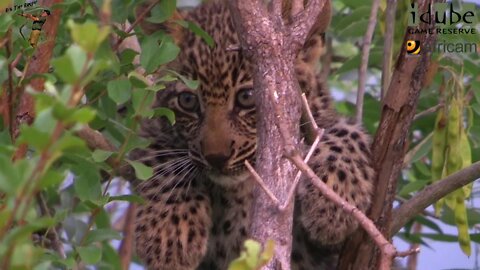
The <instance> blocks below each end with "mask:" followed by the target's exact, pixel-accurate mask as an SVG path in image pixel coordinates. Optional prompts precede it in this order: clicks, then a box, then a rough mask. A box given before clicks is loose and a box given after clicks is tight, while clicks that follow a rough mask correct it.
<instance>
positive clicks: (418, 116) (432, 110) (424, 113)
mask: <svg viewBox="0 0 480 270" xmlns="http://www.w3.org/2000/svg"><path fill="white" fill-rule="evenodd" d="M444 105H445V104H443V103H440V104H437V105H435V106H433V107H431V108H428V109H426V110H425V111H422V112H419V113H417V114H416V115H415V116H414V117H413V121H416V120H417V119H419V118H422V117H424V116H427V115H429V114H432V113H434V112H436V111H438V109H440V108H441V107H443V106H444Z"/></svg>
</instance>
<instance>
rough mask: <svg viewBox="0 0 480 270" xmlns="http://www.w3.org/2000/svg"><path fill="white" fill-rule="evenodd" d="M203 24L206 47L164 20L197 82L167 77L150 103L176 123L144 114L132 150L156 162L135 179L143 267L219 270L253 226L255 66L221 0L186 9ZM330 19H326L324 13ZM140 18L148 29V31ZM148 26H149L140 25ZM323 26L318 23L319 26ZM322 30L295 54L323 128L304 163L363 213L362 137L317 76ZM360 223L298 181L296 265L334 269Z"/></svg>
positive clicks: (367, 182)
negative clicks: (148, 174) (146, 175)
mask: <svg viewBox="0 0 480 270" xmlns="http://www.w3.org/2000/svg"><path fill="white" fill-rule="evenodd" d="M183 16H184V18H185V19H186V20H189V21H193V22H195V23H196V24H198V25H199V26H200V27H202V28H203V29H204V30H205V31H206V32H208V33H209V34H210V35H211V36H212V38H213V39H214V41H215V46H213V47H209V46H208V45H207V44H206V43H205V42H204V41H203V40H202V39H201V38H200V37H198V36H196V35H194V34H192V33H190V32H188V31H187V30H184V29H181V28H173V27H168V26H165V25H163V26H160V27H163V29H164V30H167V31H170V33H171V34H172V35H173V36H174V37H175V38H176V41H177V43H178V45H179V46H180V47H181V53H180V55H179V56H178V58H177V59H176V60H175V61H174V62H173V63H171V64H169V68H170V69H174V70H176V71H177V72H179V73H180V74H183V75H185V76H188V77H190V78H191V79H194V80H197V81H198V82H199V86H198V88H197V89H195V90H193V89H189V88H188V87H187V86H186V85H184V84H183V83H182V82H173V83H171V84H170V85H168V87H167V89H165V90H162V91H160V92H159V93H158V95H157V97H156V101H155V106H163V107H168V108H170V109H172V110H173V111H174V112H175V115H176V123H175V124H174V125H171V124H170V123H169V122H168V121H167V120H166V119H164V118H152V119H146V120H144V121H143V123H142V128H141V131H140V136H142V137H145V138H148V139H150V140H151V144H150V145H149V146H148V147H147V148H145V149H136V150H135V151H133V152H132V153H131V158H133V159H136V160H139V161H142V162H144V163H145V164H147V165H149V166H152V167H153V168H154V176H153V177H152V178H151V179H149V180H147V181H144V182H141V183H140V184H138V186H137V187H136V190H137V192H138V193H139V194H140V195H141V196H142V197H143V198H144V199H145V203H144V204H142V205H139V207H138V208H137V213H136V229H135V239H136V250H137V254H138V255H139V257H140V258H141V259H142V260H143V261H144V263H145V264H146V265H147V267H148V269H157V270H163V269H167V270H192V269H209V270H215V269H222V270H223V269H226V268H227V267H228V264H229V262H230V261H232V260H233V259H235V258H236V257H237V256H238V255H239V252H240V251H241V247H242V244H243V241H244V240H245V239H246V237H247V231H248V228H249V225H250V222H251V220H250V216H251V213H250V208H251V202H252V186H254V184H253V182H252V179H251V177H250V175H249V173H248V171H246V169H245V167H244V165H243V164H244V161H245V160H249V161H250V162H251V163H254V161H255V150H256V128H255V125H256V114H255V102H254V99H253V87H252V86H253V83H252V64H251V62H250V60H249V59H247V58H246V57H245V56H244V55H243V54H242V51H238V50H229V49H227V48H228V47H229V46H231V45H236V44H238V38H237V35H236V32H235V30H234V27H233V24H232V21H231V18H230V13H229V11H228V9H227V8H226V6H225V5H224V4H223V3H222V2H217V1H213V2H207V3H205V4H202V5H201V6H199V7H197V8H195V9H193V10H191V11H189V12H188V13H185V14H183ZM327 21H328V20H327ZM155 27H159V26H152V25H144V28H145V29H147V30H148V29H149V28H150V30H152V29H155ZM147 32H148V31H147ZM322 32H323V31H322ZM320 34H321V33H313V34H312V35H311V36H310V39H309V40H308V41H307V42H306V43H305V46H304V48H303V50H302V52H301V53H300V54H299V56H298V59H297V62H296V74H297V78H298V81H299V83H300V86H301V88H302V90H303V91H304V92H306V93H307V96H308V99H309V102H310V107H311V110H312V112H313V115H314V117H315V119H316V121H317V124H318V125H319V126H320V127H322V128H325V135H324V136H323V138H322V140H321V142H320V143H319V146H318V147H317V149H316V150H315V152H314V155H313V157H312V158H311V161H310V162H309V165H310V166H311V167H312V169H313V170H314V171H315V172H316V174H317V175H318V176H319V177H320V178H321V179H322V181H324V182H325V183H326V184H327V185H328V186H329V187H330V188H332V189H333V190H334V191H335V192H337V193H338V194H339V195H340V196H341V197H343V198H344V199H346V200H347V201H349V202H351V203H353V204H355V205H356V206H357V207H358V208H359V209H360V210H361V211H366V210H367V209H368V207H369V205H370V197H371V193H372V186H371V179H372V178H373V176H374V172H373V170H372V168H371V159H370V151H369V138H368V136H367V135H366V134H365V132H364V131H363V130H362V128H361V127H360V126H359V125H356V124H354V123H353V122H350V121H349V120H347V119H345V118H343V117H340V116H338V115H337V114H336V112H335V111H334V109H333V108H332V103H331V98H330V95H329V93H328V91H327V90H326V89H327V88H326V86H325V85H323V83H322V82H321V80H319V78H318V76H317V67H316V66H317V63H318V62H319V56H320V53H319V51H320V50H321V49H322V36H321V35H320ZM357 226H358V224H357V222H356V221H355V220H354V219H353V218H352V217H351V216H350V215H348V214H346V213H344V212H342V210H341V209H339V208H338V207H336V206H335V205H333V204H332V203H331V202H329V201H328V200H326V199H325V198H324V197H323V196H322V195H321V194H320V192H318V190H317V189H316V188H315V187H314V186H313V185H312V184H311V183H310V182H309V181H308V180H307V179H302V181H301V184H300V187H299V190H298V194H297V196H296V206H295V219H294V232H293V234H294V243H293V252H292V267H293V269H307V270H310V269H312V270H313V269H331V267H333V265H335V263H336V262H335V259H336V256H335V255H336V254H337V253H338V250H339V248H340V246H341V243H342V242H343V241H344V240H345V238H346V237H348V235H349V234H351V233H352V232H353V231H354V230H355V229H356V228H357Z"/></svg>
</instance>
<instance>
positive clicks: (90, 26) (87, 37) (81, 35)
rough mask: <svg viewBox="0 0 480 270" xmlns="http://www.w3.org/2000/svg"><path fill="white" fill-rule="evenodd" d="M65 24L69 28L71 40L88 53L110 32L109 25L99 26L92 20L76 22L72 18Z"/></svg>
mask: <svg viewBox="0 0 480 270" xmlns="http://www.w3.org/2000/svg"><path fill="white" fill-rule="evenodd" d="M67 25H68V28H70V31H71V34H72V39H73V41H75V43H77V44H78V45H80V47H82V48H83V49H84V50H85V51H87V52H89V53H93V52H95V51H96V50H97V48H98V46H99V45H100V44H101V43H102V42H103V41H104V40H105V38H106V37H107V36H108V34H109V33H110V27H108V26H102V27H101V28H99V27H98V25H97V23H95V22H92V21H86V22H85V23H83V24H77V23H75V22H74V21H73V20H69V21H68V22H67Z"/></svg>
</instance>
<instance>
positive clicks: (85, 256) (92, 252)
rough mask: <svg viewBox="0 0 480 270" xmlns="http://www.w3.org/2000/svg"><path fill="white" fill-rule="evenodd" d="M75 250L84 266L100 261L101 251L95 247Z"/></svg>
mask: <svg viewBox="0 0 480 270" xmlns="http://www.w3.org/2000/svg"><path fill="white" fill-rule="evenodd" d="M76 249H77V252H78V255H80V258H81V259H82V261H83V262H85V263H86V264H95V263H97V262H99V261H100V260H101V259H102V249H101V248H99V247H97V246H88V247H77V248H76Z"/></svg>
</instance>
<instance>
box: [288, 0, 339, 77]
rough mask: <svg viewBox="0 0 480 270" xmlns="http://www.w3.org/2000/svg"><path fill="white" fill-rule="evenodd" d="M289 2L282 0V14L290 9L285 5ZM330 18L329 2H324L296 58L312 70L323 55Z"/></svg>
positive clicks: (328, 0)
mask: <svg viewBox="0 0 480 270" xmlns="http://www.w3.org/2000/svg"><path fill="white" fill-rule="evenodd" d="M289 2H291V0H284V2H283V3H284V6H283V8H284V12H285V9H286V8H287V9H288V8H289V7H290V5H289V4H285V3H289ZM305 2H307V1H305ZM284 17H285V15H284ZM331 18H332V6H331V0H326V1H325V4H324V6H323V8H322V10H321V11H320V14H319V15H318V17H317V19H316V20H315V24H314V25H313V26H312V29H311V30H310V33H309V34H308V37H307V40H306V41H305V44H304V45H303V49H302V50H301V52H300V54H299V55H298V58H297V59H299V60H301V61H302V62H304V63H305V64H307V65H309V66H311V67H312V68H315V67H317V66H318V64H319V62H320V57H321V56H322V55H323V54H324V53H325V32H326V31H327V29H328V27H329V25H330V21H331Z"/></svg>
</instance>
